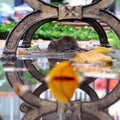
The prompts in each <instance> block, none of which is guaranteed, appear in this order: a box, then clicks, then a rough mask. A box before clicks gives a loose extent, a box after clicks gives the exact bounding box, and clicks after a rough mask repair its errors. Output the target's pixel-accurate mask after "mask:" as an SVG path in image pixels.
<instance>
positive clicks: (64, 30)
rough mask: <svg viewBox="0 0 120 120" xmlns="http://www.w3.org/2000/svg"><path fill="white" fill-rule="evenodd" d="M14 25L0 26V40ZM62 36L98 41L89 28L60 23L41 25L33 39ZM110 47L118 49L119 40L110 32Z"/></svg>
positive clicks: (54, 38) (119, 45) (94, 32)
mask: <svg viewBox="0 0 120 120" xmlns="http://www.w3.org/2000/svg"><path fill="white" fill-rule="evenodd" d="M15 25H16V24H15V23H12V24H9V25H4V24H0V39H6V38H7V36H8V34H9V33H10V32H11V31H12V29H13V28H14V26H15ZM62 36H72V37H73V38H74V39H76V40H86V41H87V40H99V38H98V35H97V33H96V31H95V30H94V29H93V28H91V27H87V26H86V27H81V26H70V25H62V24H61V22H54V21H53V22H50V23H45V24H43V25H42V26H41V27H40V28H39V29H38V30H37V31H36V32H35V34H34V35H33V39H39V38H41V39H45V40H57V39H59V38H60V37H62ZM107 36H108V38H109V39H110V40H109V42H110V44H111V46H112V47H114V48H116V49H120V39H119V38H118V36H117V35H116V34H115V33H114V32H113V30H110V31H109V32H108V33H107Z"/></svg>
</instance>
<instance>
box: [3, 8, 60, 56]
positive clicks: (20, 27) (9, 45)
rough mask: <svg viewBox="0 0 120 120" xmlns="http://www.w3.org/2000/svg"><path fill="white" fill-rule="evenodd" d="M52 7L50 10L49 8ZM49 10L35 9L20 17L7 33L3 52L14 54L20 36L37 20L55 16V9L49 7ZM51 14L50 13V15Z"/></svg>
mask: <svg viewBox="0 0 120 120" xmlns="http://www.w3.org/2000/svg"><path fill="white" fill-rule="evenodd" d="M51 9H52V10H51ZM48 10H50V11H51V13H49V12H47V13H46V12H40V11H35V12H33V13H31V14H29V15H27V16H26V17H25V18H24V19H22V20H21V21H20V22H19V23H18V24H17V25H16V27H15V28H14V29H13V30H12V32H11V33H10V34H9V36H8V38H7V41H6V44H5V48H4V52H3V53H4V54H13V55H15V54H16V49H17V46H18V43H19V41H20V39H21V37H22V35H23V34H24V33H25V32H26V31H27V30H28V29H29V28H30V27H31V26H32V25H34V24H35V23H37V22H38V21H43V20H46V19H49V18H57V14H58V12H57V9H54V8H50V9H48ZM51 14H52V15H51Z"/></svg>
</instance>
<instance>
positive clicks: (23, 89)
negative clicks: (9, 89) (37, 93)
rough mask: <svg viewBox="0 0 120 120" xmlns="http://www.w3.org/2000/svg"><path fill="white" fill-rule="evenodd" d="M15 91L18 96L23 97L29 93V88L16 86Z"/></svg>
mask: <svg viewBox="0 0 120 120" xmlns="http://www.w3.org/2000/svg"><path fill="white" fill-rule="evenodd" d="M14 90H15V93H16V94H17V95H18V96H22V95H23V94H24V93H26V92H27V91H29V86H27V85H20V84H16V85H15V87H14Z"/></svg>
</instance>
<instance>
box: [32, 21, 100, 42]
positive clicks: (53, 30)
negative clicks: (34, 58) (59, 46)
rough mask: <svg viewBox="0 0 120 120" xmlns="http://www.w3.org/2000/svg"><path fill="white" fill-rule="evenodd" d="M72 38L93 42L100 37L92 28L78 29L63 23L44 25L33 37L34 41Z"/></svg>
mask: <svg viewBox="0 0 120 120" xmlns="http://www.w3.org/2000/svg"><path fill="white" fill-rule="evenodd" d="M65 35H67V36H72V37H74V38H75V39H76V40H91V39H96V40H97V39H98V35H97V34H96V32H95V31H94V30H93V29H92V28H88V27H87V26H86V27H76V26H70V25H67V26H65V25H62V24H61V23H57V22H51V23H46V24H44V25H42V26H41V27H40V28H39V29H38V30H37V31H36V33H35V35H34V36H33V39H37V37H39V38H42V39H45V40H53V39H59V38H60V37H62V36H65Z"/></svg>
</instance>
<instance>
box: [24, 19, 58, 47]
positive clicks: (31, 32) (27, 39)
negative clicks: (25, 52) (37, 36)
mask: <svg viewBox="0 0 120 120" xmlns="http://www.w3.org/2000/svg"><path fill="white" fill-rule="evenodd" d="M53 20H56V19H53V18H52V19H46V20H43V21H39V22H38V23H36V24H34V25H33V26H31V28H29V29H28V30H27V31H26V33H25V35H24V38H23V42H22V45H23V46H24V47H30V46H31V45H30V43H31V40H32V37H33V35H34V33H35V31H36V30H37V29H38V28H39V27H40V26H41V25H42V24H44V23H47V22H50V21H53Z"/></svg>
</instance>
